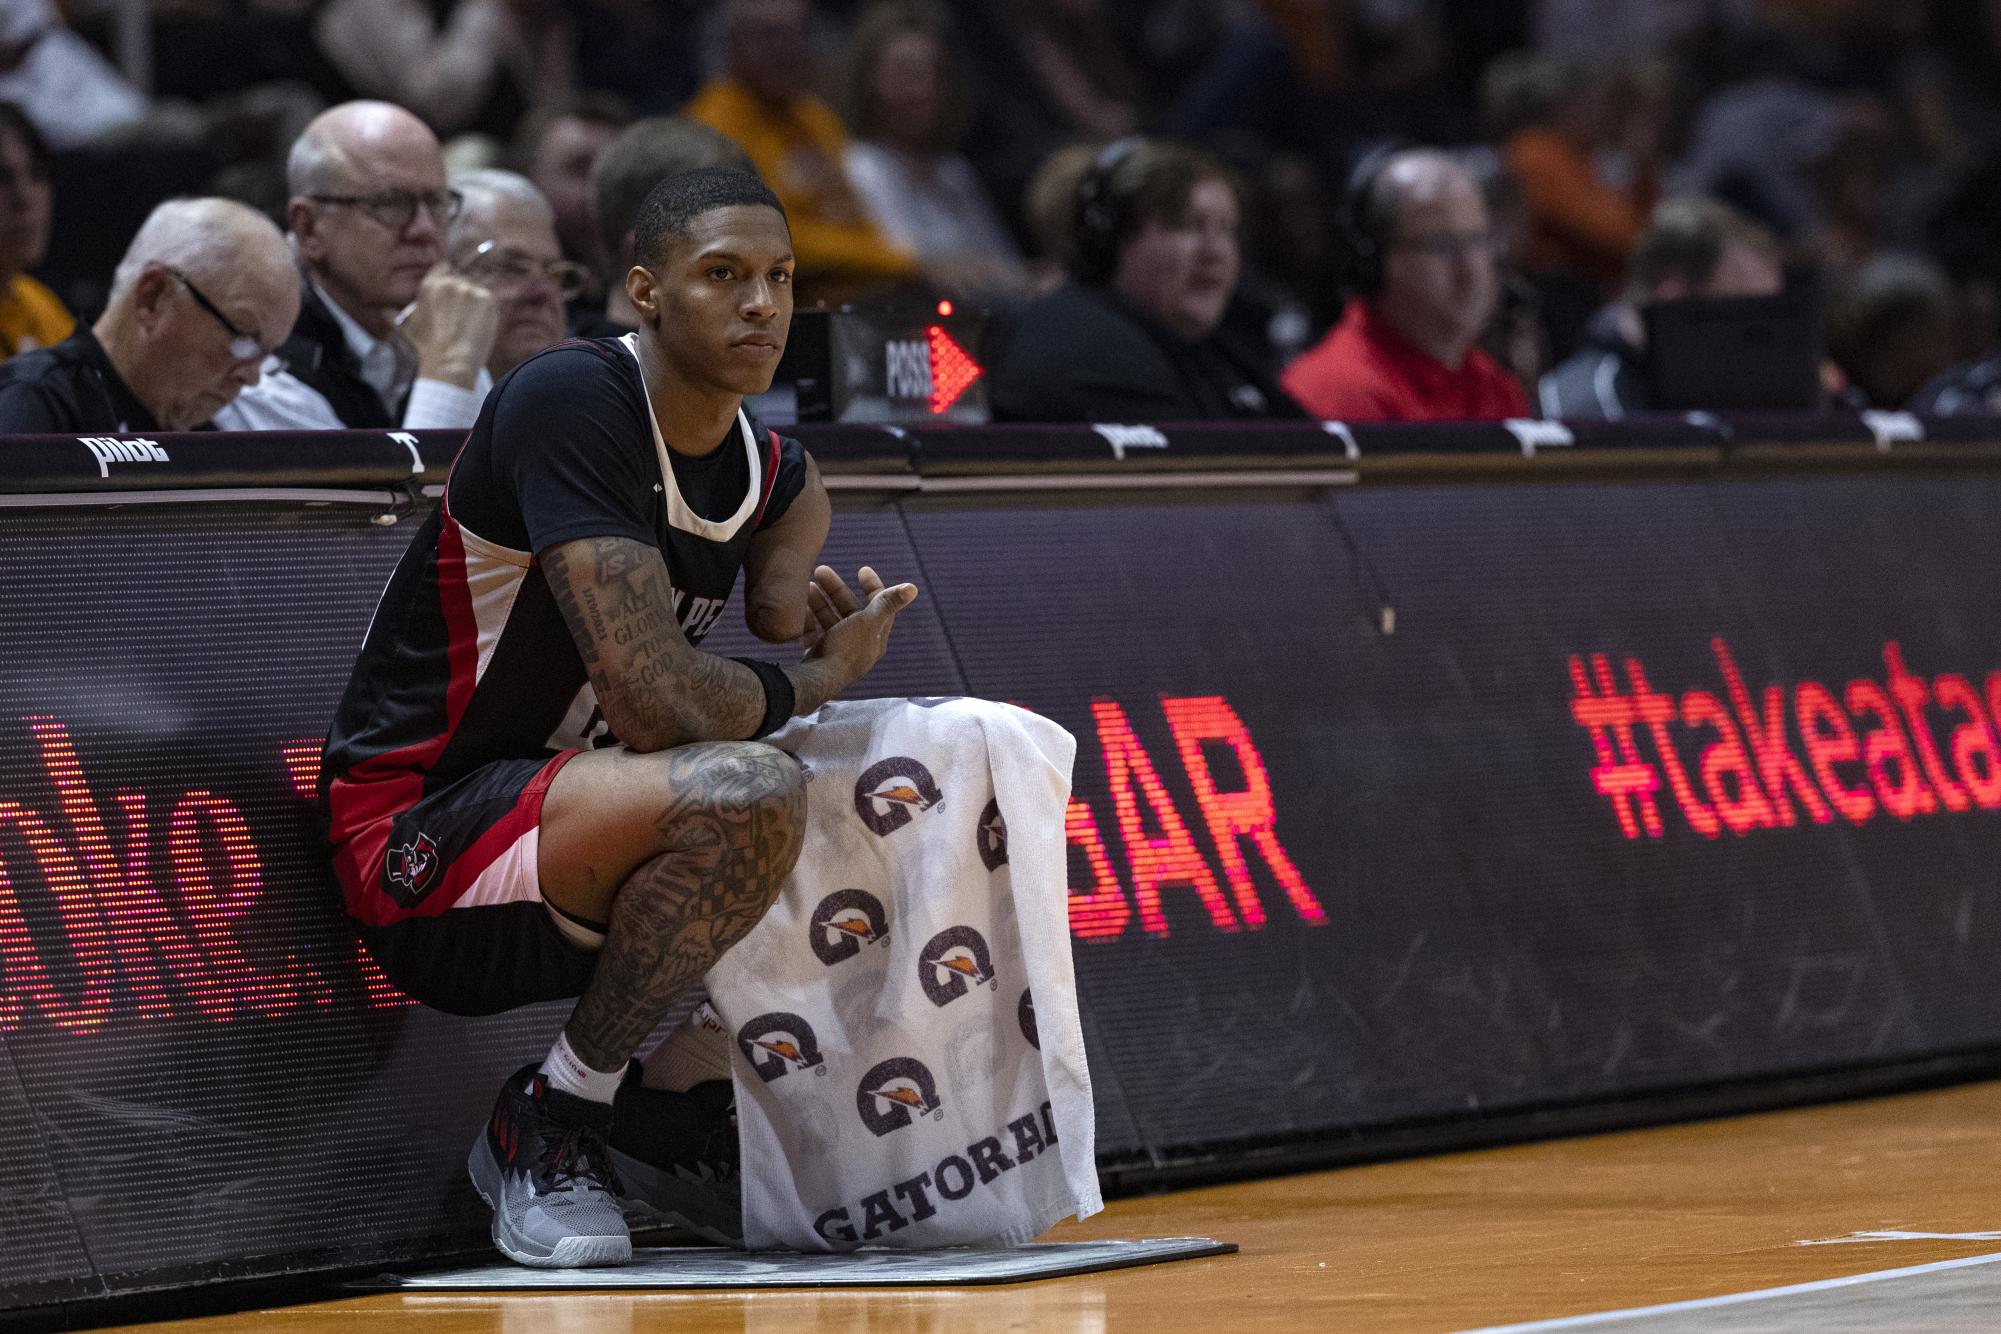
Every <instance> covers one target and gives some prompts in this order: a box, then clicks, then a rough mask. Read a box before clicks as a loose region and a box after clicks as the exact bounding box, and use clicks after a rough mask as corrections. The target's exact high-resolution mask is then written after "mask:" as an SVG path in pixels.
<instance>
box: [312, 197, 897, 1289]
mask: <svg viewBox="0 0 2001 1334" xmlns="http://www.w3.org/2000/svg"><path fill="white" fill-rule="evenodd" d="M635 234H636V242H637V243H636V247H635V266H634V267H633V268H632V269H631V270H630V272H628V273H627V274H626V278H625V284H626V292H627V294H628V295H629V296H630V297H631V300H632V304H633V306H634V308H635V309H636V310H637V311H638V312H639V314H640V316H641V318H642V320H643V324H642V327H641V328H640V329H639V330H638V331H637V332H636V333H634V334H630V335H627V336H626V337H625V338H621V339H598V340H579V341H574V342H568V343H562V344H559V345H557V346H556V347H554V348H551V349H549V350H548V351H545V352H543V353H541V354H539V355H538V356H535V357H533V358H531V359H530V360H528V361H527V362H524V363H523V364H522V365H521V366H520V367H519V368H517V369H516V370H514V371H513V372H511V373H510V374H509V375H508V376H507V378H506V379H504V380H502V381H501V383H500V385H499V386H498V387H497V388H496V389H495V390H494V391H493V393H492V394H491V395H490V396H489V397H488V399H487V401H486V404H485V406H484V408H483V409H482V410H481V412H480V415H479V420H478V422H477V423H476V424H475V425H474V427H473V429H472V433H471V435H470V436H469V437H468V438H467V441H466V443H465V446H464V448H463V449H462V450H461V452H460V454H459V456H458V458H457V460H456V461H455V462H454V463H453V465H452V470H451V476H450V479H449V481H448V482H447V484H446V488H445V496H444V501H443V503H442V504H441V505H440V506H439V508H438V511H437V512H436V513H435V514H433V515H432V517H431V518H430V520H429V521H428V522H427V523H426V524H425V525H424V527H423V529H422V530H421V531H420V532H419V533H418V534H417V536H416V538H415V540H414V541H413V542H412V544H411V547H410V550H409V551H408V552H407V553H406V554H405V556H404V557H403V560H402V563H401V564H400V565H399V566H398V567H397V569H396V572H395V574H394V576H393V577H392V578H391V580H390V582H389V586H388V589H387V590H386V591H385V593H384V594H383V597H382V602H381V605H380V607H379V608H378V609H377V611H376V615H375V620H374V623H373V624H372V625H371V626H370V627H369V631H368V636H367V639H366V641H365V643H364V644H363V646H362V650H361V656H360V659H359V661H358V662H357V663H356V665H355V669H354V674H353V677H352V679H351V680H350V682H349V684H348V688H347V693H346V695H345V697H344V698H343V699H342V701H341V705H340V709H339V712H338V714H337V715H336V717H335V721H334V725H333V728H332V731H331V734H330V736H329V738H328V741H327V751H326V759H325V765H324V771H323V776H322V778H321V785H322V793H323V799H324V802H325V805H326V809H327V815H328V820H329V824H330V829H331V840H332V845H333V862H334V868H335V871H336V874H337V877H338V879H339V881H340V883H341V886H342V890H343V893H344V895H345V899H346V907H347V911H348V912H349V914H350V915H351V916H352V917H353V918H354V919H355V920H356V921H357V922H358V923H359V925H360V929H361V931H362V934H363V937H364V939H365V941H366V943H367V945H368V948H369V950H370V952H371V953H372V954H373V955H374V957H375V958H376V960H377V961H378V962H379V963H380V964H381V965H382V968H383V970H384V972H386V973H387V974H388V976H389V977H390V979H391V980H392V981H394V982H395V983H396V985H398V986H399V987H401V988H403V989H404V990H405V991H407V992H408V993H409V994H411V995H412V996H414V997H416V998H417V999H419V1000H421V1001H424V1002H425V1003H427V1004H430V1005H434V1006H436V1007H438V1008H440V1009H443V1010H447V1011H450V1012H452V1013H455V1014H468V1015H475V1014H491V1013H495V1012H498V1011H501V1010H506V1009H511V1008H513V1007H515V1006H519V1005H527V1004H530V1003H533V1002H536V1001H545V1000H552V999H556V998H567V997H577V998H578V1000H577V1004H576V1008H575V1009H574V1010H573V1011H572V1012H571V1015H570V1018H569V1021H568V1023H567V1024H566V1025H565V1027H564V1029H563V1032H562V1035H561V1036H560V1037H559V1038H558V1039H557V1040H556V1044H555V1046H554V1048H553V1049H552V1050H551V1051H550V1053H549V1055H548V1058H547V1059H546V1060H544V1061H542V1062H541V1063H540V1065H539V1066H535V1065H531V1066H528V1067H527V1068H525V1069H523V1070H521V1071H520V1072H519V1073H517V1074H516V1075H515V1076H514V1077H513V1078H512V1079H510V1080H509V1081H508V1083H507V1085H506V1086H505V1087H504V1088H503V1089H502V1090H501V1093H500V1097H499V1100H498V1102H497V1103H496V1104H495V1107H494V1111H493V1116H492V1118H491V1120H490V1121H489V1123H488V1125H487V1128H486V1130H485V1132H484V1134H483V1135H482V1136H481V1138H480V1140H479V1142H478V1143H477V1144H475V1146H474V1148H473V1152H472V1158H471V1163H470V1167H471V1172H472V1176H473V1181H474V1184H475V1185H476V1186H477V1187H478V1189H479V1192H480V1194H481V1196H482V1197H484V1198H485V1200H486V1201H487V1203H488V1204H489V1205H490V1206H491V1207H492V1209H493V1239H494V1244H495V1245H496V1246H498V1247H499V1248H500V1250H501V1251H502V1252H503V1253H505V1254H506V1255H507V1256H509V1257H510V1258H512V1259H514V1260H516V1261H519V1262H521V1263H523V1264H529V1265H543V1266H569V1265H589V1264H617V1263H621V1262H623V1261H625V1260H627V1259H629V1258H630V1256H631V1253H632V1243H631V1239H630V1236H629V1234H628V1232H627V1229H626V1224H625V1221H624V1219H623V1217H622V1215H621V1210H620V1204H619V1201H620V1195H621V1193H622V1190H623V1191H627V1192H630V1193H629V1194H628V1198H629V1199H634V1197H635V1196H636V1197H637V1198H636V1199H634V1202H636V1203H640V1204H644V1205H647V1206H650V1207H651V1208H652V1210H653V1212H655V1213H656V1214H664V1215H666V1216H668V1217H673V1218H681V1219H691V1216H692V1215H693V1214H694V1212H695V1210H694V1208H693V1207H692V1206H691V1205H690V1203H689V1201H688V1200H687V1199H683V1198H679V1197H676V1196H675V1195H674V1192H675V1190H676V1189H677V1187H676V1183H677V1182H678V1181H683V1180H687V1179H691V1178H708V1179H713V1177H714V1176H716V1175H718V1174H720V1175H723V1176H724V1177H727V1176H728V1175H729V1169H730V1167H731V1164H730V1162H729V1161H728V1159H729V1157H730V1156H731V1155H733V1154H734V1152H735V1141H734V1137H733V1136H730V1135H716V1136H712V1137H709V1138H708V1139H707V1140H706V1141H705V1139H704V1135H703V1134H702V1133H701V1132H700V1127H702V1126H704V1125H708V1126H710V1127H713V1126H714V1124H715V1120H714V1118H713V1117H712V1116H711V1117H707V1118H705V1115H704V1114H705V1113H714V1112H720V1111H721V1107H720V1106H719V1105H717V1104H716V1101H715V1100H716V1098H718V1097H719V1098H721V1099H725V1100H726V1099H727V1089H728V1086H727V1085H726V1084H716V1085H712V1086H698V1087H697V1089H696V1090H694V1092H695V1093H697V1094H699V1093H702V1092H703V1091H704V1089H705V1088H706V1089H707V1090H708V1091H709V1095H710V1098H709V1102H708V1103H707V1104H706V1105H704V1106H694V1105H692V1104H691V1103H690V1102H689V1098H690V1097H691V1096H692V1095H674V1094H670V1093H666V1092H662V1091H658V1090H655V1089H653V1088H650V1087H648V1086H649V1085H650V1084H653V1083H656V1082H664V1080H655V1079H653V1078H652V1077H651V1076H650V1073H649V1072H648V1071H647V1070H644V1069H642V1068H641V1067H640V1065H639V1064H638V1063H637V1062H634V1061H633V1060H632V1057H633V1055H634V1053H635V1052H636V1051H637V1050H638V1049H639V1047H640V1045H641V1043H642V1042H643V1041H644V1040H645V1039H646V1038H647V1037H648V1036H649V1035H650V1034H651V1033H652V1032H653V1031H654V1030H655V1028H656V1027H658V1026H659V1024H660V1023H661V1021H662V1019H663V1017H664V1016H666V1014H667V1012H668V1010H669V1008H670V1007H672V1006H673V1005H674V1004H675V1002H676V1001H677V1000H678V999H679V998H680V997H682V996H683V995H684V993H686V992H687V991H688V990H689V989H690V988H691V987H694V986H696V985H698V984H699V982H700V980H701V978H702V976H703V975H704V974H705V973H706V972H707V971H708V969H709V967H710V965H712V964H713V963H714V962H715V961H716V959H717V958H718V957H719V956H720V955H722V953H723V952H724V951H726V950H728V949H729V948H730V947H731V946H732V945H733V944H735V943H736V942H737V941H738V940H740V939H742V938H743V936H744V935H745V934H746V933H748V932H749V931H750V929H751V927H752V926H753V925H754V924H755V923H756V922H757V921H758V919H759V918H760V917H761V916H762V915H763V914H764V912H765V910H766V909H767V908H768V907H769V905H770V903H771V901H772V899H773V897H774V896H775V895H776V893H777V892H778V888H779V886H780V884H781V882H783V880H784V879H785V877H786V874H787V873H788V872H789V871H790V870H791V868H792V864H793V862H794V861H795V860H796V859H797V857H798V855H799V846H800V840H801V837H802V827H803V819H804V810H805V797H804V785H803V782H802V778H801V775H800V772H799V768H798V765H797V764H796V763H795V762H794V761H793V760H792V758H791V757H790V756H788V755H786V754H784V753H783V752H780V751H778V750H776V749H773V748H772V747H770V746H767V745H762V744H759V743H758V742H757V740H756V738H758V737H762V736H765V735H767V734H769V733H770V732H772V731H774V730H776V729H777V728H778V727H780V726H782V725H783V724H784V723H785V722H786V720H788V719H789V718H791V717H793V716H795V715H798V714H805V713H810V712H812V711H813V710H815V709H817V708H819V707H820V705H821V704H823V703H825V702H826V701H827V700H829V699H832V698H833V697H834V696H835V695H837V694H839V693H840V692H841V691H842V690H843V689H845V688H847V687H848V686H849V685H851V684H853V683H854V682H855V681H856V680H857V679H859V678H860V677H861V676H862V675H863V674H864V673H865V672H867V671H868V670H869V669H870V668H871V667H872V666H874V665H875V662H876V660H877V659H878V658H879V657H880V656H881V655H882V652H883V649H884V646H885V645H886V643H887V642H888V636H889V631H890V626H891V623H892V622H893V621H894V620H895V617H896V614H897V612H898V611H900V610H901V609H902V608H904V607H905V606H908V605H909V603H910V602H911V600H912V599H914V598H915V597H916V596H917V590H916V588H915V587H913V586H912V585H909V584H899V585H897V586H895V587H893V588H885V587H883V585H882V582H881V581H880V580H879V579H877V578H876V577H875V575H874V573H873V572H872V571H870V570H868V569H866V568H864V569H863V570H862V571H861V576H860V583H861V594H860V596H859V597H858V596H857V595H856V594H855V593H854V592H853V591H851V590H850V589H849V588H848V587H847V585H846V584H845V583H843V582H842V580H841V579H840V577H839V576H838V575H836V574H835V573H834V572H833V571H832V570H830V569H827V568H826V567H825V566H820V567H818V568H815V566H814V561H815V559H816V558H817V556H818V554H819V550H820V545H821V543H822V541H823V540H824V539H825V537H826V534H827V526H828V520H829V513H830V511H829V506H828V502H827V495H826V491H825V489H824V488H823V487H822V486H821V484H820V480H819V476H818V474H817V471H816V470H815V468H814V465H813V461H812V459H811V458H810V457H809V456H808V455H807V454H806V453H805V451H804V450H803V449H801V448H800V446H799V444H798V442H797V441H793V440H787V439H782V438H780V437H778V436H776V435H772V434H768V433H767V434H760V433H758V432H756V431H754V430H753V429H752V427H751V424H750V421H749V419H748V417H747V416H745V414H744V413H743V410H742V406H741V405H742V400H743V397H744V396H745V395H746V394H756V393H761V392H763V391H764V390H765V389H766V388H768V387H769V386H770V383H771V377H772V373H773V371H774V370H775V369H776V368H777V364H778V358H779V354H780V353H781V351H782V350H783V348H784V343H785V336H786V330H787V327H788V326H789V324H790V322H791V317H792V287H791V281H792V269H793V260H792V244H791V236H790V232H789V229H788V226H787V223H786V219H785V215H784V210H783V209H782V208H781V206H780V205H779V202H778V200H777V199H776V198H775V197H774V196H773V195H772V194H771V192H770V191H769V190H767V189H766V188H765V186H764V185H763V183H762V182H760V181H759V180H758V179H757V178H756V177H754V176H750V175H746V174H743V173H740V172H729V171H697V172H688V173H684V174H682V175H679V176H675V177H671V178H669V179H668V180H666V181H664V182H662V183H661V185H660V186H659V187H657V188H656V189H655V190H654V191H653V193H652V195H651V196H650V197H649V198H648V199H647V201H646V204H645V206H644V208H643V209H642V210H641V214H640V217H639V220H638V222H637V224H636V227H635ZM739 569H742V570H743V572H744V574H745V586H746V590H747V605H746V607H745V616H746V618H747V620H748V622H749V624H750V628H751V629H752V630H753V631H754V632H755V633H756V634H757V635H758V636H759V637H760V638H762V639H764V640H766V641H768V642H772V643H786V642H790V641H794V640H798V639H801V637H802V636H803V638H804V641H805V644H806V650H805V654H804V657H803V658H802V659H801V660H800V661H798V662H795V663H792V664H789V665H786V666H782V667H781V666H775V665H772V664H770V663H764V662H753V661H749V660H746V659H736V660H731V659H725V658H718V657H714V656H711V655H709V654H705V653H703V652H701V651H700V649H699V648H698V647H697V646H698V645H699V644H700V642H701V639H702V637H703V635H704V634H705V633H707V631H708V630H709V628H710V627H711V626H712V625H713V624H714V623H715V621H716V619H717V617H718V615H719V614H720V612H721V610H722V608H723V604H724V603H725V601H726V600H727V599H728V597H729V593H730V589H731V586H732V584H733V583H734V581H735V579H736V576H737V573H738V570H739ZM717 1090H720V1093H717ZM675 1126H687V1127H693V1128H695V1133H692V1134H689V1133H684V1134H679V1135H676V1134H673V1133H667V1132H665V1131H663V1127H675ZM724 1141H727V1142H726V1143H724ZM711 1144H713V1145H714V1147H713V1148H711V1147H710V1145H711ZM615 1164H623V1165H624V1166H625V1167H626V1168H627V1169H628V1170H627V1171H626V1172H625V1173H624V1175H626V1176H628V1177H630V1178H631V1179H632V1180H633V1181H634V1182H636V1183H642V1184H639V1185H635V1186H631V1187H624V1188H622V1187H621V1185H620V1176H621V1173H620V1171H619V1170H617V1168H616V1166H615ZM691 1221H693V1222H695V1223H696V1224H697V1226H698V1227H701V1224H702V1223H703V1221H704V1220H703V1219H701V1218H699V1217H692V1219H691ZM708 1222H709V1224H710V1225H709V1226H707V1227H701V1230H704V1231H706V1232H708V1233H709V1234H710V1235H712V1236H714V1235H717V1234H718V1233H721V1234H723V1235H727V1226H726V1224H723V1223H720V1222H718V1221H717V1220H715V1219H710V1220H708Z"/></svg>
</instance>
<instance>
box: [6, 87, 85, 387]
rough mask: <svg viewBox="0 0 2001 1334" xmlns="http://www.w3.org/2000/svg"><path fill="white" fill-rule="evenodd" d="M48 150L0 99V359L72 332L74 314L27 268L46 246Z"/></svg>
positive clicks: (51, 342)
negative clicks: (31, 275) (35, 278)
mask: <svg viewBox="0 0 2001 1334" xmlns="http://www.w3.org/2000/svg"><path fill="white" fill-rule="evenodd" d="M53 202H54V192H53V191H52V190H51V189H50V187H49V149H48V145H47V144H46V143H44V142H43V141H42V136H41V135H40V134H39V133H38V132H37V131H36V129H35V127H34V125H33V123H32V122H30V121H29V120H28V118H27V117H26V116H25V115H23V114H22V113H21V109H20V108H19V107H17V106H15V105H14V104H13V103H11V102H0V361H5V360H6V359H7V358H8V357H11V356H14V355H15V354H16V353H20V352H30V351H33V350H34V349H35V348H38V347H54V346H55V345H56V344H57V343H60V342H62V341H63V339H65V338H68V337H69V336H70V334H72V333H73V332H75V330H76V317H75V316H73V315H71V314H70V313H69V311H67V310H65V309H64V308H63V303H62V302H61V301H60V300H58V299H57V298H56V294H55V293H54V292H51V291H50V290H49V289H48V288H46V287H44V286H42V284H40V283H38V282H36V281H35V280H34V279H33V278H30V277H29V276H28V274H27V270H29V269H31V268H33V267H34V266H35V265H37V264H39V263H41V262H42V256H43V255H44V254H45V253H47V251H48V248H49V213H50V208H51V205H52V204H53Z"/></svg>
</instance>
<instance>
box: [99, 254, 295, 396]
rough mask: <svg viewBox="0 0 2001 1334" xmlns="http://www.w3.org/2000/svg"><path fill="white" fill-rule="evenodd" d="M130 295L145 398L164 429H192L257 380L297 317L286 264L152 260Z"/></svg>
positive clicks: (293, 285) (292, 275)
mask: <svg viewBox="0 0 2001 1334" xmlns="http://www.w3.org/2000/svg"><path fill="white" fill-rule="evenodd" d="M133 299H134V300H135V302H136V309H137V311H138V324H139V328H140V329H141V330H142V331H143V337H144V339H145V343H146V352H145V356H146V361H147V364H148V365H149V367H151V372H150V373H149V374H148V375H147V376H146V381H147V383H148V384H149V385H152V386H155V387H156V388H155V389H154V393H155V396H156V398H157V400H158V401H154V402H148V403H147V405H146V406H147V407H148V408H150V409H151V410H152V413H153V415H154V416H155V417H156V418H158V419H159V422H160V429H162V430H165V431H190V430H193V429H194V428H195V427H197V426H200V425H201V424H202V423H203V422H205V421H208V420H209V419H210V418H211V417H213V416H215V414H216V413H218V412H220V411H222V409H223V408H224V407H226V406H227V405H228V404H229V403H230V401H231V400H233V399H234V398H235V397H236V396H237V394H239V393H241V392H242V391H243V390H244V389H245V388H247V387H248V386H250V385H253V384H256V383H257V377H258V370H259V367H260V366H261V365H262V364H263V361H264V358H265V356H266V355H267V354H269V352H270V350H271V349H272V348H274V347H276V346H277V345H278V344H279V343H281V342H283V341H284V340H285V338H286V336H287V335H288V334H290V333H291V331H292V325H293V322H294V321H296V320H297V319H298V317H299V285H298V281H297V278H296V276H295V274H294V273H293V271H292V269H291V267H290V266H289V265H284V266H272V265H240V266H233V267H231V268H227V269H222V270H219V271H216V272H211V273H193V272H185V271H177V270H174V269H170V268H168V267H166V266H164V265H160V264H154V265H151V266H149V267H148V268H147V269H146V270H145V271H144V272H143V273H141V274H140V276H139V279H138V281H137V282H136V283H135V284H134V286H133Z"/></svg>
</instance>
